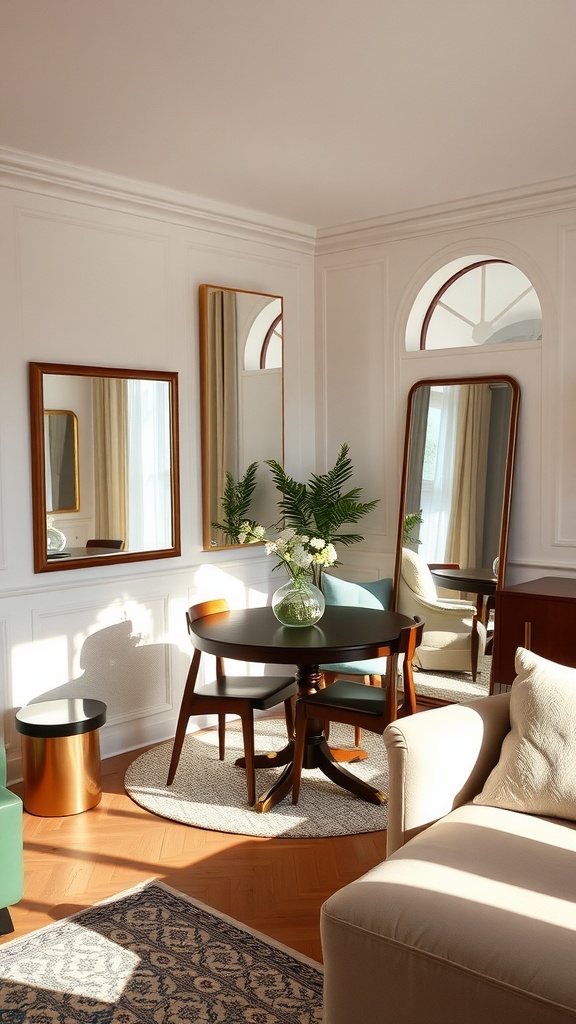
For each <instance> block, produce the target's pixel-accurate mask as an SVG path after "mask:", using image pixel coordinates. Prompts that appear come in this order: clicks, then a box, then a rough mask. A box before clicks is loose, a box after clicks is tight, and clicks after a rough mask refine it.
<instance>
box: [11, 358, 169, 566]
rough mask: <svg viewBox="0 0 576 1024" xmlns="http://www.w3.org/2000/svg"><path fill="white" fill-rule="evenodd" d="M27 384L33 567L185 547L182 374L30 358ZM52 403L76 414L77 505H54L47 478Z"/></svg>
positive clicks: (139, 557) (127, 558) (137, 557)
mask: <svg viewBox="0 0 576 1024" xmlns="http://www.w3.org/2000/svg"><path fill="white" fill-rule="evenodd" d="M29 386H30V439H31V469H32V503H33V507H32V512H33V540H34V571H35V572H54V571H61V570H63V569H79V568H86V567H89V566H92V565H100V564H102V562H103V561H105V562H107V563H118V562H136V561H144V560H148V559H156V558H173V557H176V556H178V555H179V554H180V550H181V548H180V486H179V448H178V374H177V373H173V372H170V371H155V370H132V369H121V368H118V367H102V366H84V365H74V364H66V363H30V364H29ZM55 409H56V410H65V411H66V413H68V414H69V415H71V416H73V417H74V432H75V443H76V453H77V455H76V458H77V462H76V486H77V488H78V481H79V482H80V485H79V488H78V490H77V494H78V502H77V507H75V508H70V509H53V508H51V506H52V505H53V504H54V503H53V501H52V500H51V498H50V493H49V486H48V485H47V481H48V480H49V478H50V477H49V470H51V456H50V453H49V451H48V447H47V429H46V423H47V413H49V412H52V411H53V410H55ZM72 513H75V514H76V515H75V516H74V515H73V514H72ZM49 515H50V523H48V521H47V517H48V516H49ZM54 531H56V532H54ZM67 532H68V538H67V537H66V533H67ZM78 533H80V534H82V535H83V536H82V539H81V540H80V541H77V540H74V539H71V538H74V537H75V536H76V535H77V534H78ZM58 534H59V535H60V537H58V536H57V535H58ZM62 538H63V540H62ZM95 542H97V543H95Z"/></svg>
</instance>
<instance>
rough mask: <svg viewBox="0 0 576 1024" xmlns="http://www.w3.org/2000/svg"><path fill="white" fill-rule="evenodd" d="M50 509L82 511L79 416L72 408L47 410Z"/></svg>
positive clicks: (45, 437) (47, 498)
mask: <svg viewBox="0 0 576 1024" xmlns="http://www.w3.org/2000/svg"><path fill="white" fill-rule="evenodd" d="M44 452H45V456H46V460H45V461H46V511H47V512H48V513H52V514H54V515H56V514H62V513H63V512H78V510H79V508H80V504H79V501H80V488H79V480H78V417H77V416H76V413H74V412H72V411H71V410H70V409H46V410H45V411H44Z"/></svg>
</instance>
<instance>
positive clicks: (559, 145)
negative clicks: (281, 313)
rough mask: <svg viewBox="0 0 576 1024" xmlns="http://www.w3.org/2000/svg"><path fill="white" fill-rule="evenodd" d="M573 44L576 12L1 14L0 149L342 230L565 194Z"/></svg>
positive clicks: (570, 169) (566, 3)
mask: <svg viewBox="0 0 576 1024" xmlns="http://www.w3.org/2000/svg"><path fill="white" fill-rule="evenodd" d="M575 41H576V2H575V0H436V2H435V3H431V2H430V0H0V146H1V147H7V148H10V149H15V150H20V151H24V152H28V153H35V154H40V155H42V156H43V157H48V158H52V159H57V160H63V161H66V162H71V163H74V164H78V165H85V166H89V167H93V168H97V169H98V170H100V171H105V172H109V173H115V174H119V175H124V176H128V177H130V178H133V179H134V178H135V179H139V180H140V181H144V182H150V183H153V184H156V185H160V186H164V187H167V188H170V189H175V190H178V191H185V192H187V193H191V194H192V195H194V196H199V197H203V198H206V199H210V200H215V201H218V202H220V203H225V204H227V205H228V204H232V205H234V206H237V207H243V208H245V209H248V210H255V211H260V212H263V213H266V214H272V215H274V216H275V217H277V218H283V219H290V220H293V221H297V222H299V223H301V224H305V225H311V226H313V227H318V228H326V227H330V226H337V225H343V224H347V223H350V222H355V221H364V220H368V219H372V218H378V217H383V216H387V215H391V214H397V213H400V212H403V211H407V210H411V209H415V208H419V207H423V206H428V205H430V204H437V203H443V202H446V201H450V200H457V199H463V198H467V197H472V196H481V195H484V194H486V193H490V192H494V191H500V190H508V189H511V188H515V187H517V186H525V185H531V184H534V183H540V182H546V181H549V180H552V179H557V178H565V177H567V176H573V175H575V174H576V131H575V123H574V122H575V111H576V74H575V73H574V45H575ZM0 155H1V154H0Z"/></svg>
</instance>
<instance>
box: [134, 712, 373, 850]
mask: <svg viewBox="0 0 576 1024" xmlns="http://www.w3.org/2000/svg"><path fill="white" fill-rule="evenodd" d="M255 733H256V750H257V751H260V752H262V753H264V752H266V751H268V750H279V749H280V748H281V747H283V746H285V744H286V728H285V725H284V721H283V719H281V718H278V719H260V720H259V721H257V722H256V726H255ZM353 741H354V734H353V730H352V729H351V728H350V727H348V726H340V725H335V726H333V727H332V731H331V733H330V743H331V744H333V745H334V746H345V747H352V746H353ZM362 747H363V749H364V750H366V751H368V755H369V756H368V758H367V759H366V760H365V761H360V762H358V763H357V764H350V765H347V768H348V769H349V771H351V772H354V773H355V774H357V775H358V776H360V778H362V779H365V780H366V781H367V782H369V783H370V784H371V785H373V786H376V787H377V788H378V789H380V790H382V791H383V792H384V793H386V792H387V791H388V764H387V760H386V750H385V746H384V740H383V739H382V737H381V736H376V735H374V734H373V733H369V732H364V733H363V735H362ZM242 753H243V747H242V733H241V729H240V724H239V722H237V721H232V722H228V724H227V727H226V757H225V760H224V761H220V760H219V759H218V737H217V733H216V730H214V731H212V730H210V731H206V732H203V733H200V734H195V733H191V734H189V735H188V736H187V737H186V740H185V741H184V746H183V748H182V756H181V758H180V763H179V765H178V771H177V772H176V778H175V779H174V782H173V784H172V786H167V785H166V784H165V780H166V778H167V775H168V766H169V763H170V757H171V754H172V741H170V742H169V743H163V744H161V745H160V746H158V747H153V748H152V750H148V751H146V752H145V753H144V754H141V755H140V757H138V758H136V760H135V761H133V763H132V764H131V765H130V767H129V768H128V770H127V772H126V776H125V779H124V785H125V788H126V792H127V793H128V795H129V796H130V797H131V798H132V799H133V800H134V801H135V802H136V803H137V804H140V806H141V807H145V808H146V810H148V811H152V812H153V813H154V814H159V815H160V816H161V817H163V818H170V819H171V820H172V821H180V822H182V823H183V824H185V825H195V826H197V827H199V828H207V829H212V830H213V831H215V832H233V833H236V834H239V835H245V836H265V837H269V838H272V837H276V836H283V837H286V838H289V839H293V838H307V837H310V836H340V835H347V834H348V835H350V834H354V833H359V832H378V831H380V830H381V829H384V828H386V825H387V820H388V819H387V811H386V805H384V806H381V807H377V806H376V805H375V804H369V803H367V802H366V801H364V800H360V799H358V797H355V796H353V795H352V794H351V793H349V792H348V791H347V790H344V789H341V788H340V786H336V785H335V784H334V783H333V782H330V781H329V779H327V778H326V776H325V775H323V774H322V772H320V771H319V770H318V769H313V770H310V769H309V770H306V769H305V770H304V771H303V773H302V785H301V789H300V798H299V801H298V804H297V805H296V806H295V807H294V805H293V804H292V802H291V796H290V795H289V796H287V797H285V798H284V800H282V801H281V802H280V803H279V804H277V805H276V807H273V808H272V810H270V811H267V812H266V813H265V814H259V813H258V812H257V811H256V810H254V808H251V807H248V805H247V802H246V800H247V797H246V776H245V773H244V771H243V769H241V768H237V767H236V765H235V764H234V761H235V760H236V758H238V757H241V756H242ZM280 771H281V769H279V768H275V769H268V768H259V769H257V771H256V792H257V793H259V794H260V793H264V792H265V791H266V790H267V789H268V787H269V786H270V785H271V784H272V783H273V782H274V780H275V779H276V778H277V777H278V774H279V773H280Z"/></svg>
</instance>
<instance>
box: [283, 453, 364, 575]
mask: <svg viewBox="0 0 576 1024" xmlns="http://www.w3.org/2000/svg"><path fill="white" fill-rule="evenodd" d="M349 451H350V449H349V446H348V445H347V444H343V445H342V446H341V448H340V451H339V453H338V457H337V459H336V462H335V463H334V465H333V467H332V469H329V470H328V471H327V472H326V473H313V474H312V476H311V477H310V479H309V481H308V482H307V483H305V484H303V483H299V482H298V481H297V480H294V479H293V477H291V476H289V475H288V473H286V471H285V470H284V467H283V466H281V465H280V463H279V462H276V460H275V459H268V460H267V461H266V465H267V466H268V467H269V468H270V470H271V473H272V477H273V480H274V483H275V484H276V488H277V489H278V491H279V492H280V495H281V497H280V500H279V501H278V507H279V509H280V512H281V514H282V520H283V523H284V526H285V527H288V528H291V529H293V530H295V532H296V533H297V534H298V535H309V536H313V537H319V538H321V539H322V540H323V541H324V543H325V544H332V545H334V544H342V545H343V546H344V547H349V546H350V545H351V544H357V543H358V542H359V541H361V540H363V539H364V538H363V537H362V535H361V534H359V533H351V532H348V531H346V530H344V529H343V527H345V526H348V525H352V524H354V523H357V522H359V520H360V519H362V518H363V517H364V516H365V515H367V514H368V513H369V512H371V511H372V510H373V509H374V508H375V507H376V505H377V504H378V502H379V500H380V499H379V498H375V499H374V500H372V501H359V498H360V495H361V492H362V488H360V487H352V488H350V489H348V490H345V489H344V487H345V484H347V482H348V481H349V480H350V478H351V477H352V475H353V472H354V467H353V465H352V459H351V458H350V455H349ZM322 569H323V567H322V565H314V566H313V568H312V571H313V577H314V582H315V583H316V585H317V586H320V583H321V579H322Z"/></svg>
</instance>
